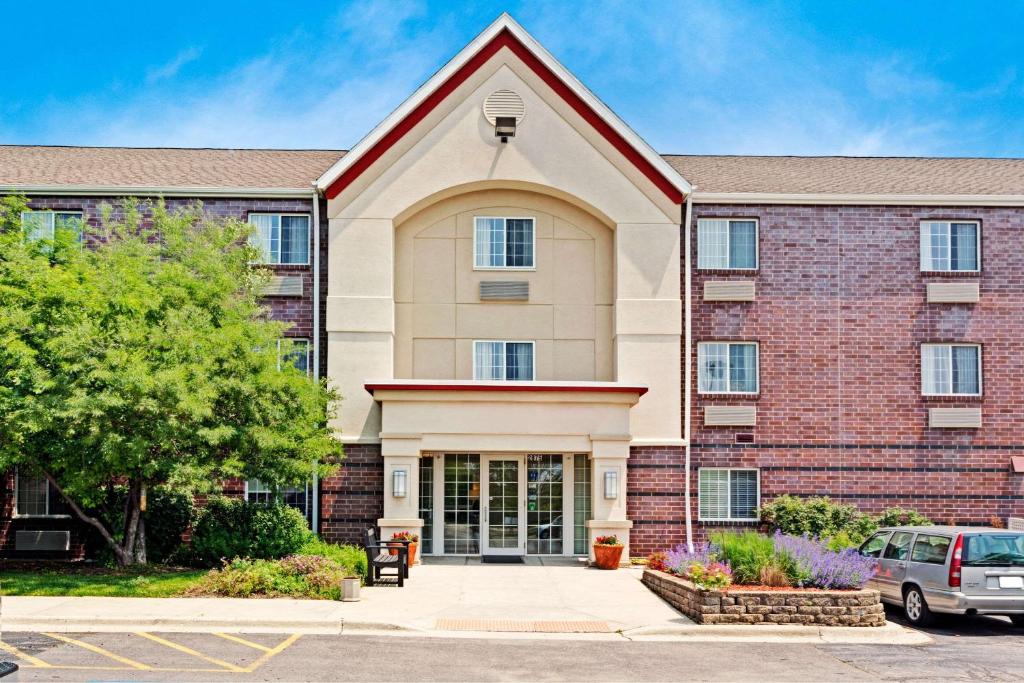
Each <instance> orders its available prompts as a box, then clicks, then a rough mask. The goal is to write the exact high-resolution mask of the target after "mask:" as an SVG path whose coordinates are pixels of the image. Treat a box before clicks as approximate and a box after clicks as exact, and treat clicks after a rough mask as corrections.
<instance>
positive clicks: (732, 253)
mask: <svg viewBox="0 0 1024 683" xmlns="http://www.w3.org/2000/svg"><path fill="white" fill-rule="evenodd" d="M697 268H699V269H703V270H711V269H716V268H719V269H737V270H755V269H756V268H757V221H755V220H751V219H742V220H740V219H732V218H722V219H718V218H716V219H710V218H701V219H700V220H698V221H697Z"/></svg>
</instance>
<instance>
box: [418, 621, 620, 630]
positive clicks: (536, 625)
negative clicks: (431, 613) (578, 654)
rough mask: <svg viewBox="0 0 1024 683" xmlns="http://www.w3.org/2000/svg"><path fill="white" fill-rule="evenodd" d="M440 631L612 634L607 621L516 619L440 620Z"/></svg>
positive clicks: (438, 625) (438, 626)
mask: <svg viewBox="0 0 1024 683" xmlns="http://www.w3.org/2000/svg"><path fill="white" fill-rule="evenodd" d="M435 628H437V629H438V630H439V631H501V632H505V633H612V632H613V631H612V628H611V627H610V626H608V622H605V621H517V620H514V619H438V620H437V623H436V624H435Z"/></svg>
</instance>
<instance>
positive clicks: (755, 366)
mask: <svg viewBox="0 0 1024 683" xmlns="http://www.w3.org/2000/svg"><path fill="white" fill-rule="evenodd" d="M759 350H760V347H759V345H758V344H757V342H701V343H699V344H697V391H699V392H700V393H702V394H756V393H757V392H758V390H759V381H758V375H759V365H760V363H759V359H758V355H759Z"/></svg>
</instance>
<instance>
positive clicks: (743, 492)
mask: <svg viewBox="0 0 1024 683" xmlns="http://www.w3.org/2000/svg"><path fill="white" fill-rule="evenodd" d="M697 476H698V482H699V488H698V491H697V507H698V517H699V518H700V520H701V521H704V522H751V521H756V520H757V508H758V506H759V505H760V482H759V480H758V470H751V469H725V468H707V467H705V468H701V469H700V470H698V474H697Z"/></svg>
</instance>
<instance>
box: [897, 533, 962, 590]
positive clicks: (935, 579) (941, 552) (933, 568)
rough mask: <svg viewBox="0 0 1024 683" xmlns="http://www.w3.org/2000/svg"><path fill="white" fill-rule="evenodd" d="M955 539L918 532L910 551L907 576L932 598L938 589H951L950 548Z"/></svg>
mask: <svg viewBox="0 0 1024 683" xmlns="http://www.w3.org/2000/svg"><path fill="white" fill-rule="evenodd" d="M952 543H953V539H952V538H950V537H949V536H945V535H943V534H924V533H921V534H918V535H917V539H916V540H915V541H914V550H913V551H912V552H911V553H910V564H909V565H908V566H907V578H908V579H909V580H913V582H914V583H916V584H917V585H919V586H920V587H921V588H922V589H923V590H924V593H925V597H926V598H930V597H931V596H932V595H933V594H934V593H936V592H937V591H942V592H947V591H949V565H948V564H947V561H948V558H949V548H950V546H951V545H952Z"/></svg>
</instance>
